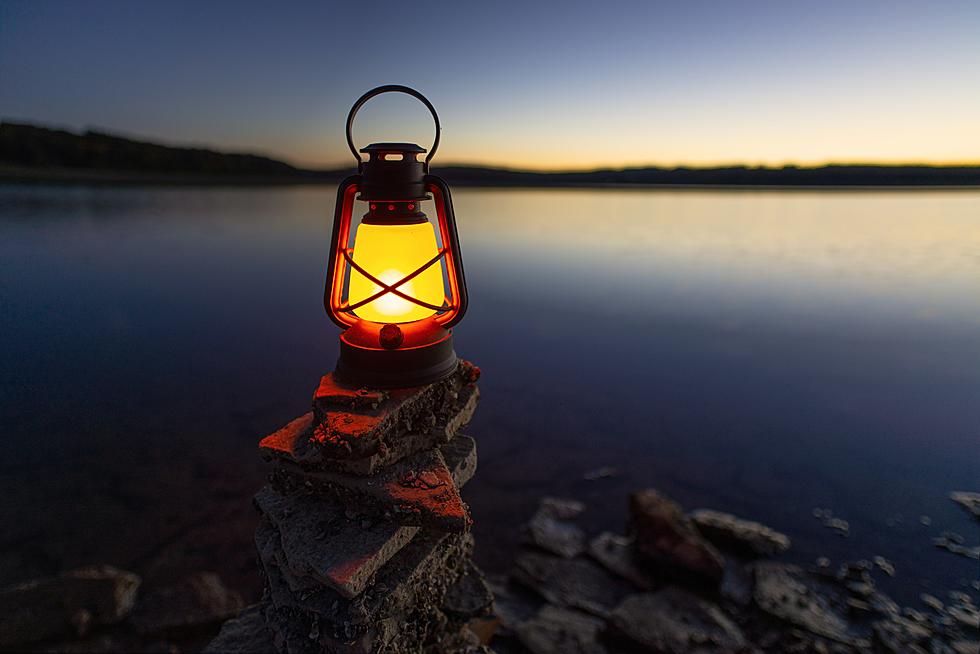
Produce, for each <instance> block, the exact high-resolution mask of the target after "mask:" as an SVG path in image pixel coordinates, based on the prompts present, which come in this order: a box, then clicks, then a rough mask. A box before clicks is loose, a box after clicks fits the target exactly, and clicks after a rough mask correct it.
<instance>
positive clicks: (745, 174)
mask: <svg viewBox="0 0 980 654" xmlns="http://www.w3.org/2000/svg"><path fill="white" fill-rule="evenodd" d="M433 171H434V172H436V173H438V174H439V175H440V176H441V177H444V178H445V179H446V181H448V182H449V183H450V184H451V185H452V186H457V187H495V188H497V187H499V188H622V189H628V188H664V189H669V188H675V189H686V188H693V189H835V188H836V189H879V188H888V189H899V188H910V189H920V188H928V189H935V188H944V189H954V188H968V189H975V188H980V165H945V166H933V165H927V164H903V165H891V164H826V165H822V166H814V167H801V166H794V165H785V166H781V167H766V166H747V165H737V164H735V165H727V166H713V167H689V166H678V167H673V168H665V167H661V166H654V165H651V166H640V167H634V168H619V169H610V168H605V169H597V170H556V171H530V170H514V169H508V168H493V167H488V166H479V165H463V164H456V165H454V164H447V165H444V166H438V167H436V168H434V169H433ZM353 172H354V166H353V164H351V166H349V167H347V166H345V167H343V168H335V169H325V170H310V169H304V168H298V167H296V166H293V165H291V164H288V163H286V162H283V161H278V160H276V159H272V158H270V157H266V156H263V155H257V154H248V153H228V152H218V151H215V150H209V149H205V148H199V147H174V146H170V145H162V144H159V143H150V142H145V141H136V140H133V139H130V138H124V137H120V136H115V135H112V134H106V133H103V132H94V131H88V132H85V133H83V134H76V133H72V132H66V131H63V130H55V129H50V128H47V127H41V126H36V125H27V124H18V123H9V122H2V123H0V183H2V182H19V183H55V184H89V185H155V186H161V185H165V186H236V187H241V186H282V185H299V184H303V185H310V184H336V183H338V182H339V181H340V180H342V179H343V178H344V177H346V176H348V175H350V174H352V173H353Z"/></svg>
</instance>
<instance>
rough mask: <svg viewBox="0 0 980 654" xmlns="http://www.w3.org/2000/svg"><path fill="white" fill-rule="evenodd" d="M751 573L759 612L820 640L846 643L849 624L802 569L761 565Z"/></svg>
mask: <svg viewBox="0 0 980 654" xmlns="http://www.w3.org/2000/svg"><path fill="white" fill-rule="evenodd" d="M752 570H753V574H754V576H755V588H754V589H753V591H752V599H753V602H754V603H755V605H756V606H757V607H759V609H760V610H762V611H763V612H764V613H767V614H768V615H770V616H772V617H774V618H777V619H778V620H781V621H784V622H787V623H789V624H791V625H794V626H796V627H799V628H801V629H804V630H806V631H809V632H811V633H814V634H817V635H819V636H824V637H825V638H829V639H831V640H836V641H839V642H847V640H848V638H849V636H848V633H847V623H846V622H845V621H844V619H843V618H842V617H841V616H840V615H839V614H837V612H836V611H834V610H833V608H831V606H830V603H829V601H828V599H827V596H826V595H825V594H824V593H821V592H818V591H817V590H816V589H815V588H813V587H811V584H810V583H809V580H808V579H807V577H806V575H805V573H804V572H803V571H802V570H801V569H800V568H798V567H797V566H794V565H785V564H780V563H772V562H759V563H756V564H754V565H753V566H752Z"/></svg>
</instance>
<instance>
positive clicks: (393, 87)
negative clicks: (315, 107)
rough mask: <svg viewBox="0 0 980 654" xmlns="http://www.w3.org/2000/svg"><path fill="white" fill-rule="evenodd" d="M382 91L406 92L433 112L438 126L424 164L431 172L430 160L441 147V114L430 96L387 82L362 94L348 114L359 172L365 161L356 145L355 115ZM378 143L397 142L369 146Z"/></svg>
mask: <svg viewBox="0 0 980 654" xmlns="http://www.w3.org/2000/svg"><path fill="white" fill-rule="evenodd" d="M382 93H404V94H406V95H410V96H412V97H413V98H416V99H417V100H418V101H419V102H421V103H422V104H424V105H425V106H426V108H427V109H428V110H429V113H431V114H432V120H433V122H435V126H436V136H435V139H434V140H433V141H432V147H431V148H430V149H429V154H428V156H426V158H425V161H424V162H423V164H422V166H423V171H424V172H426V173H427V172H429V162H430V161H432V157H434V156H435V154H436V150H438V149H439V135H440V133H441V132H442V126H441V125H440V124H439V114H437V113H436V108H435V107H433V106H432V103H431V102H429V99H428V98H426V97H425V96H424V95H422V94H421V93H419V92H418V91H416V90H415V89H413V88H411V87H408V86H402V85H401V84H386V85H385V86H379V87H377V88H374V89H371V90H370V91H368V92H367V93H365V94H364V95H362V96H361V97H360V98H358V99H357V102H355V103H354V106H352V107H351V108H350V113H349V114H347V147H349V148H350V151H351V154H353V155H354V158H355V159H357V172H361V170H362V169H363V168H364V163H365V162H364V160H363V159H361V155H360V154H359V153H358V149H357V146H356V145H354V134H353V128H354V116H356V115H357V112H358V111H360V110H361V107H363V106H364V104H365V103H366V102H367V101H368V100H370V99H371V98H373V97H375V96H378V95H381V94H382ZM378 145H396V144H394V143H384V144H381V143H375V144H372V145H369V146H368V148H373V147H375V146H378ZM397 145H411V146H412V147H415V148H418V147H419V146H417V145H414V144H397ZM368 148H364V149H362V150H360V152H366V151H367V150H368ZM419 151H420V152H425V150H424V149H422V148H419Z"/></svg>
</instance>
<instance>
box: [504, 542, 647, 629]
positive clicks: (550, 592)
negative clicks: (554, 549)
mask: <svg viewBox="0 0 980 654" xmlns="http://www.w3.org/2000/svg"><path fill="white" fill-rule="evenodd" d="M511 577H512V578H513V579H514V581H516V582H517V583H519V584H521V585H522V586H525V587H526V588H529V589H531V590H533V591H534V592H536V593H538V594H539V595H540V596H541V597H542V598H544V599H545V600H546V601H548V602H550V603H551V604H557V605H559V606H565V607H573V608H577V609H581V610H583V611H586V612H588V613H592V614H593V615H597V616H600V617H605V616H607V615H608V614H609V610H610V609H611V608H612V607H614V606H616V604H617V603H618V602H619V601H620V600H621V599H622V598H623V597H625V596H626V595H628V594H629V593H630V592H632V589H631V588H629V586H627V585H626V583H625V582H623V581H620V580H619V579H616V578H614V577H612V576H610V575H609V574H608V573H606V571H605V570H603V569H602V568H600V567H599V566H598V565H596V564H595V563H593V562H592V561H589V560H587V559H564V558H561V557H555V556H550V555H548V554H539V553H537V552H522V553H521V554H519V555H518V556H517V560H516V561H515V563H514V568H513V570H511Z"/></svg>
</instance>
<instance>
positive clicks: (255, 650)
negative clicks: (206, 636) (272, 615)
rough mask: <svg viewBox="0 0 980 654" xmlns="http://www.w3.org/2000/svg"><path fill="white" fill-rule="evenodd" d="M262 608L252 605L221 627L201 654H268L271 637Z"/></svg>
mask: <svg viewBox="0 0 980 654" xmlns="http://www.w3.org/2000/svg"><path fill="white" fill-rule="evenodd" d="M263 610H264V607H263V606H262V605H261V604H253V605H252V606H250V607H248V608H246V609H245V610H244V611H242V612H241V613H239V614H238V616H237V617H235V618H232V619H231V620H229V621H228V622H226V623H224V624H223V625H222V626H221V631H219V632H218V635H217V636H215V637H214V640H212V641H211V642H210V644H208V646H207V647H205V648H204V652H203V654H270V653H271V652H273V651H274V646H273V644H272V636H271V634H270V633H269V630H268V628H267V627H266V625H265V615H264V614H263Z"/></svg>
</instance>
